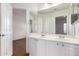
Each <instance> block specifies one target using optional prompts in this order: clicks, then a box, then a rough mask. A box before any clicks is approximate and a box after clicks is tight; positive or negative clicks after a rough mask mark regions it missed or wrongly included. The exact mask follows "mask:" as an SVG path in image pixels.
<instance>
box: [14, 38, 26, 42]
mask: <svg viewBox="0 0 79 59" xmlns="http://www.w3.org/2000/svg"><path fill="white" fill-rule="evenodd" d="M21 39H26V38H20V39H15V40H21ZM15 40H13V41H15Z"/></svg>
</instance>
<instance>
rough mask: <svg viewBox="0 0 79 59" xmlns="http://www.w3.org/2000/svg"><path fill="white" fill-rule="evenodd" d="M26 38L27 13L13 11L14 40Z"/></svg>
mask: <svg viewBox="0 0 79 59" xmlns="http://www.w3.org/2000/svg"><path fill="white" fill-rule="evenodd" d="M25 37H26V11H25V10H19V9H13V38H14V40H17V39H21V38H25Z"/></svg>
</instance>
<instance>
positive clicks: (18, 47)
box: [13, 38, 29, 56]
mask: <svg viewBox="0 0 79 59" xmlns="http://www.w3.org/2000/svg"><path fill="white" fill-rule="evenodd" d="M13 56H29V54H28V53H26V38H24V39H19V40H13Z"/></svg>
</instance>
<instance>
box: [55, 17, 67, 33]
mask: <svg viewBox="0 0 79 59" xmlns="http://www.w3.org/2000/svg"><path fill="white" fill-rule="evenodd" d="M66 18H67V17H66V16H65V17H64V16H60V17H56V18H55V26H56V27H55V29H56V34H67V19H66Z"/></svg>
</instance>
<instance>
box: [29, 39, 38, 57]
mask: <svg viewBox="0 0 79 59" xmlns="http://www.w3.org/2000/svg"><path fill="white" fill-rule="evenodd" d="M37 42H38V40H37V39H29V52H30V55H31V56H36V55H37Z"/></svg>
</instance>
